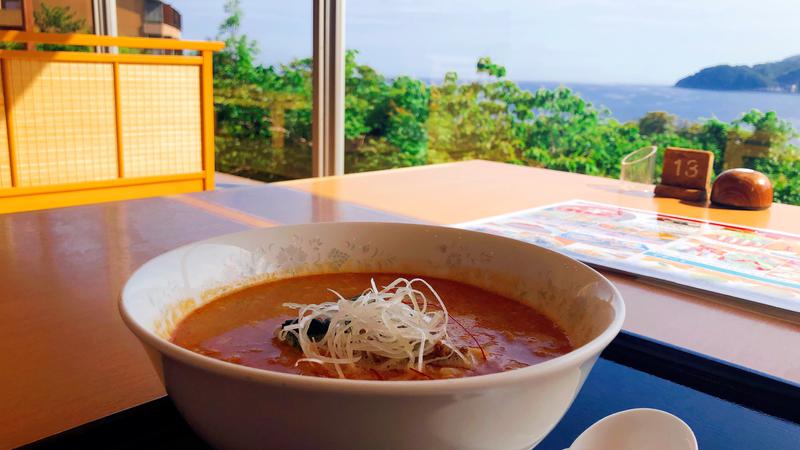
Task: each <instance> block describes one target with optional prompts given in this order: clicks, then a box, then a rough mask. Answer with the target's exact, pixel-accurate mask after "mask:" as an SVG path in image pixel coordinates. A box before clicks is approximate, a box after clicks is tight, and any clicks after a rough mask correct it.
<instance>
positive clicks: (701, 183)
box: [655, 147, 714, 202]
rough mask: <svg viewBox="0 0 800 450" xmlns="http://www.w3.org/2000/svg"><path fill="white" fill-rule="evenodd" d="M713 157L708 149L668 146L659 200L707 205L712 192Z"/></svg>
mask: <svg viewBox="0 0 800 450" xmlns="http://www.w3.org/2000/svg"><path fill="white" fill-rule="evenodd" d="M713 170H714V154H713V153H711V152H708V151H705V150H693V149H688V148H678V147H667V149H666V150H665V151H664V166H663V170H662V172H661V183H660V184H658V185H657V186H656V188H655V195H656V197H669V198H678V199H681V200H686V201H691V202H705V201H707V200H708V194H709V192H710V191H711V174H712V172H713Z"/></svg>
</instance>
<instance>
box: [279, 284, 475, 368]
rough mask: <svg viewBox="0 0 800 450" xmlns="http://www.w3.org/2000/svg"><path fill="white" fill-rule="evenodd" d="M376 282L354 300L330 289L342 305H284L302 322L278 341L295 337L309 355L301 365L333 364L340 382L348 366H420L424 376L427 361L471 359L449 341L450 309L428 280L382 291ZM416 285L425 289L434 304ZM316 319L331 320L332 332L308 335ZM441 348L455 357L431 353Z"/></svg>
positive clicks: (287, 329) (286, 329)
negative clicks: (431, 295)
mask: <svg viewBox="0 0 800 450" xmlns="http://www.w3.org/2000/svg"><path fill="white" fill-rule="evenodd" d="M371 284H372V286H371V287H370V288H369V289H367V290H365V291H364V292H363V293H362V294H361V295H360V296H358V297H357V298H355V299H347V298H344V297H342V296H341V295H340V294H339V293H337V292H335V291H331V292H333V293H334V294H335V295H336V296H337V297H339V300H338V301H334V302H326V303H319V304H310V305H307V304H296V303H284V304H283V306H285V307H287V308H292V309H296V310H297V313H298V314H297V315H298V317H297V323H293V324H290V325H285V326H283V327H282V328H281V329H280V330H279V331H278V339H280V340H282V341H286V340H287V338H288V337H289V334H292V335H293V336H294V337H295V338H296V339H297V342H298V343H299V345H300V349H301V350H302V351H303V354H304V356H305V357H304V358H302V359H300V360H298V363H301V362H312V363H318V364H331V365H333V366H334V367H335V368H336V372H337V374H338V375H339V377H340V378H345V375H344V371H343V370H342V367H343V366H347V365H354V364H356V363H358V364H359V366H361V367H366V368H372V369H378V370H391V369H408V368H414V367H416V370H418V371H420V372H421V371H423V368H424V366H425V364H426V363H428V362H431V361H435V360H440V359H444V358H448V357H452V356H453V355H457V356H458V357H459V358H460V359H462V360H464V361H466V360H467V359H466V357H465V356H464V355H463V354H462V352H460V351H459V350H458V349H457V348H456V347H455V346H454V345H453V344H452V342H451V341H450V339H449V337H448V335H447V322H448V317H449V316H448V314H447V308H446V307H445V305H444V302H443V301H442V299H441V298H440V297H439V294H437V293H436V291H435V290H434V289H433V287H431V285H430V284H428V282H426V281H425V280H422V279H420V278H415V279H413V280H407V279H405V278H398V279H397V280H395V281H393V282H392V283H391V284H389V285H388V286H385V287H383V288H382V289H378V287H377V286H376V285H375V280H372V283H371ZM415 285H416V286H424V287H426V288H427V290H428V291H430V293H432V294H433V296H434V298H435V304H434V303H433V302H429V300H428V298H427V297H426V296H425V294H424V293H423V292H421V291H420V290H418V289H415V288H414V286H415ZM429 303H431V304H429ZM314 319H317V320H318V321H319V320H322V321H326V322H328V329H327V332H326V333H325V335H324V336H322V337H321V338H319V337H318V338H317V339H312V338H310V337H309V336H308V329H309V325H310V324H311V322H312V320H314ZM437 344H441V345H444V346H445V347H446V348H448V349H449V350H450V353H449V354H447V355H444V356H442V355H440V354H439V355H431V353H432V352H433V350H434V347H436V346H437ZM440 348H441V347H440ZM439 353H441V352H439ZM426 356H427V357H428V358H427V360H426Z"/></svg>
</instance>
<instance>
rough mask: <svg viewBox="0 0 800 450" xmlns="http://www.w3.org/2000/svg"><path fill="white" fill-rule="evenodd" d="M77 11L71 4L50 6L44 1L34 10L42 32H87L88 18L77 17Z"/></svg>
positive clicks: (65, 48)
mask: <svg viewBox="0 0 800 450" xmlns="http://www.w3.org/2000/svg"><path fill="white" fill-rule="evenodd" d="M76 14H77V12H76V11H73V10H72V8H70V7H69V6H48V5H47V3H45V2H42V3H41V4H40V5H39V8H38V9H37V10H35V11H34V12H33V21H34V23H35V25H36V28H38V30H39V31H40V32H42V33H86V32H88V27H87V26H86V20H85V19H83V18H81V17H76ZM37 48H38V49H40V50H47V51H71V52H88V51H89V47H85V46H81V45H59V44H39V45H37Z"/></svg>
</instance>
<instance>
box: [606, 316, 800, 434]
mask: <svg viewBox="0 0 800 450" xmlns="http://www.w3.org/2000/svg"><path fill="white" fill-rule="evenodd" d="M731 345H736V342H735V340H732V341H731ZM601 357H602V358H603V359H606V360H609V361H613V362H616V363H618V364H622V365H624V366H627V367H630V368H632V369H636V370H639V371H641V372H645V373H649V374H651V375H655V376H657V377H659V378H663V379H666V380H669V381H672V382H674V383H677V384H681V385H683V386H686V387H689V388H692V389H694V390H696V391H700V392H704V393H706V394H709V395H712V396H714V397H718V398H721V399H724V400H728V401H730V402H733V403H737V404H739V405H742V406H744V407H747V408H750V409H753V410H757V411H761V412H763V413H765V414H769V415H771V416H775V417H779V418H782V419H785V420H789V421H791V422H795V423H800V407H798V405H800V384H797V383H794V382H791V381H789V380H784V379H782V378H778V377H774V376H772V375H768V374H765V373H762V372H758V371H755V370H752V369H748V368H747V367H743V366H739V365H737V364H732V363H729V362H726V361H723V360H720V359H717V358H713V357H710V356H707V355H703V354H701V353H697V352H694V351H691V350H687V349H684V348H681V347H677V346H674V345H671V344H667V343H664V342H661V341H657V340H655V339H651V338H648V337H645V336H642V335H639V334H636V333H632V332H629V331H623V332H621V333H620V334H619V335H617V337H616V338H615V339H614V340H613V341H612V342H611V344H610V345H609V346H608V347H607V348H606V349H605V351H603V353H602V355H601Z"/></svg>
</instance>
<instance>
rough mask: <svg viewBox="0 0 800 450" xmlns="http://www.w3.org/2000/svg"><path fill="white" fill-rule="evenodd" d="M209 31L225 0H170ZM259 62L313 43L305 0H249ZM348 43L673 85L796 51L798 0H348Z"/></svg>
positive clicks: (421, 68)
mask: <svg viewBox="0 0 800 450" xmlns="http://www.w3.org/2000/svg"><path fill="white" fill-rule="evenodd" d="M168 2H170V3H172V5H173V6H175V7H176V8H177V9H178V10H179V11H180V12H181V14H183V24H184V34H183V35H184V38H185V39H207V38H210V37H213V36H214V35H215V34H216V29H217V25H218V24H219V22H220V21H221V20H222V18H223V17H224V13H223V11H222V5H223V3H224V2H223V0H171V1H169V0H168ZM242 3H243V9H244V11H245V17H244V24H243V30H242V31H243V32H245V33H247V34H248V35H249V36H250V37H251V38H253V39H256V40H257V41H258V42H259V44H260V47H261V60H262V62H265V63H268V64H273V63H280V62H286V61H288V60H290V59H292V58H295V57H305V56H308V55H310V52H311V1H310V0H243V1H242ZM346 19H347V27H346V37H345V39H346V43H347V47H348V48H354V49H358V50H359V51H360V57H359V60H360V61H361V62H364V63H367V64H370V65H372V66H374V67H376V68H377V69H378V70H380V71H381V72H383V73H385V74H387V75H399V74H406V75H412V76H417V77H427V78H440V77H441V76H443V74H444V73H445V72H447V71H451V70H455V71H457V72H458V73H459V75H460V76H461V77H462V78H469V77H472V76H474V67H475V62H476V61H477V59H478V58H479V57H481V56H491V57H492V59H494V60H495V61H496V62H498V63H500V64H503V65H505V66H506V67H507V68H508V76H509V77H510V78H512V79H515V80H538V81H563V82H586V83H604V84H605V83H613V84H616V83H621V84H662V85H665V84H673V83H674V82H675V81H677V80H678V79H679V78H681V77H683V76H685V75H689V74H691V73H694V72H696V71H698V70H700V69H701V68H703V67H707V66H710V65H714V64H722V63H726V64H748V65H749V64H755V63H760V62H768V61H775V60H779V59H782V58H784V57H787V56H791V55H795V54H800V37H798V36H800V26H798V23H800V1H798V0H757V1H756V0H527V1H526V0H347V12H346Z"/></svg>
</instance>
